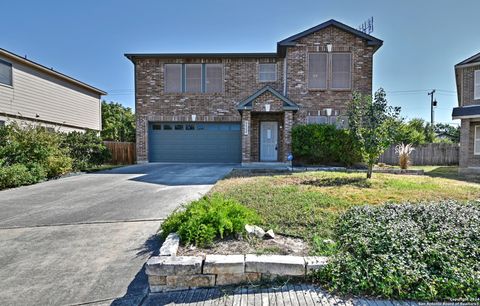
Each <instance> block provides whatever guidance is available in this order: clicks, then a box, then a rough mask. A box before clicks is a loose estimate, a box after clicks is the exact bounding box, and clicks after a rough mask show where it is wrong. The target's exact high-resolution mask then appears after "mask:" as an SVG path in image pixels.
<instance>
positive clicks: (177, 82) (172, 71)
mask: <svg viewBox="0 0 480 306" xmlns="http://www.w3.org/2000/svg"><path fill="white" fill-rule="evenodd" d="M165 92H182V64H165Z"/></svg>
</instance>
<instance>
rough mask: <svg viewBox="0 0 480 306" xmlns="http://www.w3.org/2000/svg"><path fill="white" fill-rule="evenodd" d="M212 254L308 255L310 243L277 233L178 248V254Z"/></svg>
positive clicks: (229, 238) (231, 238) (232, 238)
mask: <svg viewBox="0 0 480 306" xmlns="http://www.w3.org/2000/svg"><path fill="white" fill-rule="evenodd" d="M210 254H216V255H232V254H277V255H296V256H306V255H308V245H307V243H306V242H305V241H303V240H302V239H299V238H292V237H287V236H283V235H279V234H275V239H260V238H251V237H248V238H241V237H240V238H239V239H236V238H234V237H228V238H226V239H222V240H217V241H215V242H214V243H213V245H212V246H211V247H208V248H199V247H195V246H182V245H180V247H179V248H178V251H177V255H178V256H205V255H210Z"/></svg>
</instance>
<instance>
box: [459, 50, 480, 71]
mask: <svg viewBox="0 0 480 306" xmlns="http://www.w3.org/2000/svg"><path fill="white" fill-rule="evenodd" d="M477 62H480V52H479V53H477V54H475V55H474V56H471V57H469V58H467V59H466V60H463V61H461V62H460V63H458V64H456V65H455V68H457V67H459V66H464V65H468V64H472V63H477Z"/></svg>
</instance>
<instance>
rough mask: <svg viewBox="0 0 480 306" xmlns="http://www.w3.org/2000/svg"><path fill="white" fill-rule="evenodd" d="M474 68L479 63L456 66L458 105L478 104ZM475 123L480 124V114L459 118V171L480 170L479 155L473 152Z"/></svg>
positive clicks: (479, 66) (479, 68) (476, 68)
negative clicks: (475, 94)
mask: <svg viewBox="0 0 480 306" xmlns="http://www.w3.org/2000/svg"><path fill="white" fill-rule="evenodd" d="M476 70H480V63H478V65H475V64H474V65H468V66H467V67H460V68H457V71H456V74H457V82H458V83H457V90H458V98H459V100H460V101H459V106H460V107H464V106H467V107H468V106H471V105H480V100H475V99H474V84H475V79H474V73H475V71H476ZM477 125H480V115H479V116H478V118H465V119H461V129H460V158H459V167H460V172H464V173H470V172H477V173H478V172H480V155H475V154H474V137H475V126H477Z"/></svg>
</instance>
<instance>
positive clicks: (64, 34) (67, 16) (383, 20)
mask: <svg viewBox="0 0 480 306" xmlns="http://www.w3.org/2000/svg"><path fill="white" fill-rule="evenodd" d="M0 7H2V11H3V9H5V11H6V12H8V13H6V14H5V13H3V14H2V18H1V19H0V27H1V28H2V29H4V31H2V35H1V39H0V47H1V48H4V49H7V50H10V51H12V52H14V53H17V54H19V55H25V54H26V55H27V56H28V58H29V59H31V60H34V61H37V62H39V63H41V64H43V65H45V66H48V67H53V68H54V69H56V70H58V71H60V72H63V73H66V74H68V75H71V76H73V77H75V78H78V79H80V80H82V81H84V82H87V83H89V84H91V85H93V86H96V87H98V88H100V89H103V90H106V91H107V92H109V95H108V96H107V97H105V99H107V100H114V101H117V102H120V103H122V104H124V105H127V106H131V107H133V106H134V92H133V65H132V64H131V63H130V62H129V61H128V60H127V59H126V58H125V57H124V56H123V54H124V53H126V52H127V53H128V52H272V51H275V47H276V42H277V41H279V40H281V39H283V38H286V37H288V36H290V35H292V34H295V33H297V32H300V31H302V30H304V29H307V28H309V27H312V26H314V25H316V24H319V23H322V22H324V21H326V20H328V19H331V18H333V19H337V20H338V21H341V22H344V23H346V24H348V25H350V26H353V27H357V26H358V25H359V24H360V23H362V22H363V21H364V20H366V19H367V18H368V17H370V16H373V17H374V19H375V31H374V32H373V34H372V35H374V36H376V37H378V38H380V39H382V40H384V46H383V47H382V48H381V49H380V50H379V51H378V52H377V53H376V55H375V59H374V88H378V87H383V88H385V90H386V91H387V98H388V100H389V103H390V104H392V105H397V106H401V107H402V115H403V116H405V117H408V118H413V117H420V118H424V119H428V120H429V118H430V109H429V97H428V96H427V92H428V91H429V90H430V89H432V88H436V89H437V95H436V99H437V100H438V103H439V106H438V108H437V109H436V121H437V122H452V120H451V116H450V114H451V109H452V107H454V106H455V105H456V103H457V102H456V94H455V80H454V72H453V66H454V65H455V64H456V63H458V62H460V61H461V60H463V59H465V58H467V57H469V56H471V55H473V54H475V53H477V52H480V32H479V30H478V29H479V24H478V12H479V11H480V1H477V0H457V1H447V0H440V1H433V0H431V1H430V0H428V1H427V0H425V1H422V0H416V1H412V0H402V1H391V0H383V1H368V0H364V1H358V0H356V1H354V0H351V1H347V0H336V1H323V0H316V1H311V0H296V1H286V0H266V1H262V0H256V1H255V0H236V1H234V0H202V1H196V0H195V1H194V0H191V1H185V0H175V1H161V0H158V1H153V0H149V1H146V0H138V1H122V0H116V1H114V0H96V1H93V0H82V1H64V0H62V1H60V0H58V1H48V0H45V1H11V0H10V1H6V0H2V3H0ZM13 25H14V26H13Z"/></svg>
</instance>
